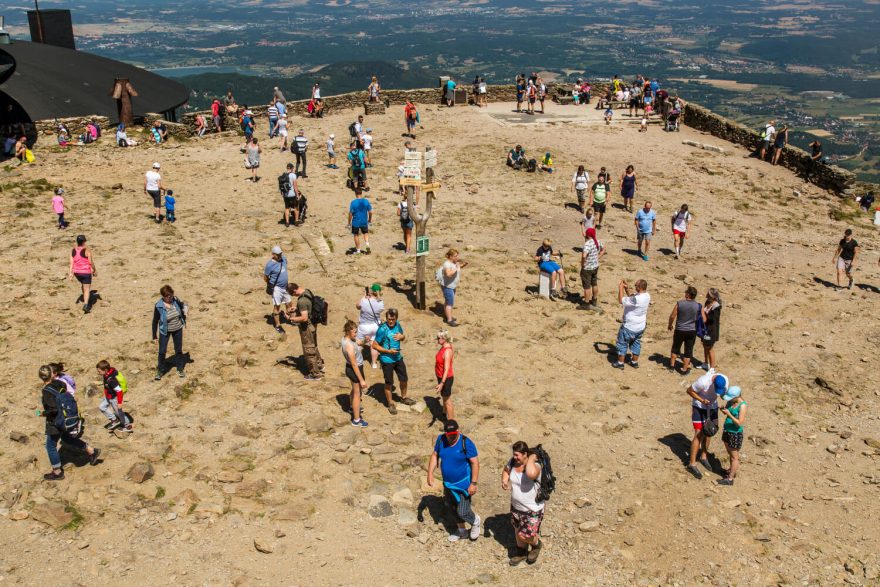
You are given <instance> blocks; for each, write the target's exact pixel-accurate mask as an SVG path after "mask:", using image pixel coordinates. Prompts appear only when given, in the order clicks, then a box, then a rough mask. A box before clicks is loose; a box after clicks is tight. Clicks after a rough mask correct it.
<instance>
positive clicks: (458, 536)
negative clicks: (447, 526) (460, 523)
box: [447, 528, 468, 542]
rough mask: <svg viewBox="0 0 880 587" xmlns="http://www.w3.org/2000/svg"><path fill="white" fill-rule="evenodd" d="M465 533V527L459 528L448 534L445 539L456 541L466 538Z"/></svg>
mask: <svg viewBox="0 0 880 587" xmlns="http://www.w3.org/2000/svg"><path fill="white" fill-rule="evenodd" d="M467 535H468V533H467V530H466V529H464V528H459V529H458V530H456V531H455V532H453V533H452V534H450V535H449V537H448V538H447V540H449V542H458V541H459V540H461V539H462V538H467Z"/></svg>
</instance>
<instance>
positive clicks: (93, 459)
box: [62, 448, 101, 473]
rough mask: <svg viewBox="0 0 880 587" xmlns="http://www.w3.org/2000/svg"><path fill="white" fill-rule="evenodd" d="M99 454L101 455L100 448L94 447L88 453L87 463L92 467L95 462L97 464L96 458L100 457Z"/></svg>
mask: <svg viewBox="0 0 880 587" xmlns="http://www.w3.org/2000/svg"><path fill="white" fill-rule="evenodd" d="M100 456H101V449H100V448H96V449H94V450H93V451H92V454H90V455H89V464H90V465H91V466H93V467H94V466H95V465H97V464H98V459H99V458H100ZM63 472H64V471H62V473H63Z"/></svg>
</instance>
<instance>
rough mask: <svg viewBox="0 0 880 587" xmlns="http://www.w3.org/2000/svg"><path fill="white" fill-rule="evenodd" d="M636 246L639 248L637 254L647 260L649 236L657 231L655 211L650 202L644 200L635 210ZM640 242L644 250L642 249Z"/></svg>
mask: <svg viewBox="0 0 880 587" xmlns="http://www.w3.org/2000/svg"><path fill="white" fill-rule="evenodd" d="M634 222H635V225H636V246H638V249H639V256H640V257H641V258H642V259H643V260H644V261H647V260H648V248H649V247H650V246H651V238H652V237H653V236H654V233H655V232H657V213H656V212H654V211H653V210H651V202H650V201H648V202H645V206H644V208H642V209H641V210H639V211H638V212H636V217H635V221H634ZM642 244H644V245H645V250H644V251H642Z"/></svg>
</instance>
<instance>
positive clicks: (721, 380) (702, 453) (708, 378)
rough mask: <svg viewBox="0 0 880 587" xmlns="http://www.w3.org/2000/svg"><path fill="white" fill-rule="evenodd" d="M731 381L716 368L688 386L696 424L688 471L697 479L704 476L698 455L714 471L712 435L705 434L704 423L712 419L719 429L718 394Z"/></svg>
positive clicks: (723, 391)
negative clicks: (710, 457) (711, 453)
mask: <svg viewBox="0 0 880 587" xmlns="http://www.w3.org/2000/svg"><path fill="white" fill-rule="evenodd" d="M729 385H730V382H729V381H728V379H727V376H726V375H722V374H721V373H716V372H715V369H709V372H708V373H706V374H705V375H703V376H701V377H700V378H699V379H697V380H696V381H694V382H693V383H692V384H691V386H690V387H688V388H687V394H688V395H689V396H690V397H691V400H692V401H691V423H692V424H693V426H694V438H693V439H692V440H691V453H690V460H689V462H688V465H687V470H688V473H690V474H691V475H693V476H694V477H696V478H697V479H702V478H703V473H702V471H700V469H699V468H698V467H697V457H699V460H700V464H701V465H703V466H704V467H705V468H706V470H707V471H710V472H711V471H712V465H711V463H710V462H709V441H710V440H711V437H709V436H706V435H705V434H703V425H704V424H705V423H706V422H707V421H709V420H712V421H714V422H715V429H716V430H717V429H718V396H719V395H724V394H725V393H727V388H728V386H729Z"/></svg>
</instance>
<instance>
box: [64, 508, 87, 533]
mask: <svg viewBox="0 0 880 587" xmlns="http://www.w3.org/2000/svg"><path fill="white" fill-rule="evenodd" d="M64 511H65V512H67V513H69V514H73V519H72V520H70V522H68V523H67V525H65V526H64V527H63V528H61V529H62V530H73V531H74V532H75V531H76V530H78V529H79V527H80V526H82V525H83V523H84V522H85V518H83V515H82V514H81V513H79V510H78V509H76V508H75V507H74V506H72V505H71V504H69V503H68V504H66V505H65V506H64Z"/></svg>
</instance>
